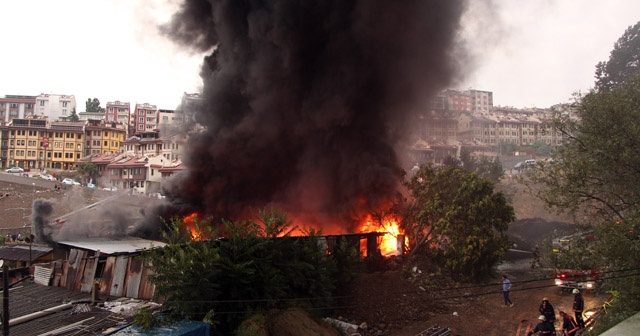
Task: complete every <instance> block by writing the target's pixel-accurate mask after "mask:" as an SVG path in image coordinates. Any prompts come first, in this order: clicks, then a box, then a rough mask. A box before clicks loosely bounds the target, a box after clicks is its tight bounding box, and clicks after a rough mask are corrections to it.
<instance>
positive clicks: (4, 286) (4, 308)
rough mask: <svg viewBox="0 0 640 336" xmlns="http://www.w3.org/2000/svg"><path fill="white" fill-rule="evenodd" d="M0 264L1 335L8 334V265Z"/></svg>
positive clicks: (2, 261) (1, 262)
mask: <svg viewBox="0 0 640 336" xmlns="http://www.w3.org/2000/svg"><path fill="white" fill-rule="evenodd" d="M0 264H1V265H2V335H4V336H9V265H6V264H5V263H4V260H2V259H0Z"/></svg>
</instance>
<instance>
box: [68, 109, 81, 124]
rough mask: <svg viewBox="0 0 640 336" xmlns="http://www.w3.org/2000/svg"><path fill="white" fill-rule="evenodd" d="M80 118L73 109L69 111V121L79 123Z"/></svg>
mask: <svg viewBox="0 0 640 336" xmlns="http://www.w3.org/2000/svg"><path fill="white" fill-rule="evenodd" d="M79 120H80V117H78V114H77V113H76V108H75V107H74V108H73V110H71V114H70V115H69V121H79Z"/></svg>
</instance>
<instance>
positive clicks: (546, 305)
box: [538, 297, 556, 324]
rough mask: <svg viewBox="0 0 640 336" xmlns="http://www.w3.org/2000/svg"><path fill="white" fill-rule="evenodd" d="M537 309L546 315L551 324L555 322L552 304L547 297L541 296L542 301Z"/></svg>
mask: <svg viewBox="0 0 640 336" xmlns="http://www.w3.org/2000/svg"><path fill="white" fill-rule="evenodd" d="M538 311H540V314H542V315H544V316H545V317H546V321H547V322H551V324H553V323H555V322H556V312H555V311H554V310H553V306H552V305H551V303H550V302H549V299H548V298H546V297H544V298H542V303H541V304H540V308H538Z"/></svg>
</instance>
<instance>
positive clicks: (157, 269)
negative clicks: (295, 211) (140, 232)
mask: <svg viewBox="0 0 640 336" xmlns="http://www.w3.org/2000/svg"><path fill="white" fill-rule="evenodd" d="M210 225H211V223H209V222H207V221H203V222H198V221H197V220H196V221H195V223H194V226H195V229H196V230H202V229H204V228H210V227H212V226H210ZM168 227H169V231H168V232H167V233H166V235H165V240H166V241H167V242H168V244H167V246H166V247H164V248H162V249H155V250H150V251H147V252H145V254H144V258H145V259H146V260H147V262H148V265H150V267H151V269H152V270H153V275H152V276H151V277H150V279H151V281H152V282H153V283H154V284H155V285H156V296H158V297H161V298H163V299H164V306H165V307H167V308H168V309H169V310H171V311H172V312H173V313H174V314H175V315H177V316H181V317H189V318H194V319H204V320H207V321H208V322H213V323H212V324H214V329H215V331H216V334H221V335H231V334H233V331H234V330H235V328H236V327H237V326H238V325H239V324H240V322H242V320H244V319H245V318H247V317H248V316H249V315H250V314H252V313H256V312H266V311H268V310H269V309H272V308H275V307H286V306H287V305H291V304H292V305H298V306H307V307H313V308H315V309H327V307H330V306H331V304H330V303H331V302H332V300H333V299H334V298H335V293H336V290H337V288H340V287H341V286H343V285H344V284H345V283H343V281H344V282H348V281H350V280H351V278H350V277H349V274H352V272H353V269H354V268H353V265H352V263H356V262H357V261H359V252H358V250H357V249H356V248H355V247H353V248H350V247H348V246H347V245H346V243H345V242H344V241H343V242H338V248H337V249H336V251H335V252H336V253H333V254H331V255H329V254H327V253H326V251H323V250H322V249H319V248H318V240H317V236H318V234H319V233H318V232H313V231H311V232H308V235H307V236H305V237H291V236H289V234H290V233H291V229H293V227H292V224H291V222H290V221H289V220H288V219H287V216H286V214H284V213H281V212H279V211H276V210H270V211H268V210H262V211H259V212H258V215H257V216H256V218H255V219H254V220H249V221H238V222H228V221H225V222H223V223H222V226H221V227H220V228H221V231H224V232H226V234H225V238H223V239H215V240H203V241H191V240H190V237H191V235H190V234H189V233H188V232H185V226H184V222H183V221H182V220H179V219H174V220H173V221H172V222H171V223H170V225H168ZM213 231H215V230H213ZM213 231H211V232H208V233H207V234H205V235H204V236H206V237H219V234H218V233H216V232H213Z"/></svg>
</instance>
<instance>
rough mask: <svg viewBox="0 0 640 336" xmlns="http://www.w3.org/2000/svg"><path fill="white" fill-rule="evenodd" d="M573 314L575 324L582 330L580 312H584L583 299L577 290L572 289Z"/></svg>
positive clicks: (582, 321)
mask: <svg viewBox="0 0 640 336" xmlns="http://www.w3.org/2000/svg"><path fill="white" fill-rule="evenodd" d="M573 295H574V296H573V312H574V313H575V314H576V322H578V325H579V326H580V328H584V319H582V312H583V311H584V299H583V298H582V293H580V290H579V289H577V288H574V289H573Z"/></svg>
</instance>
